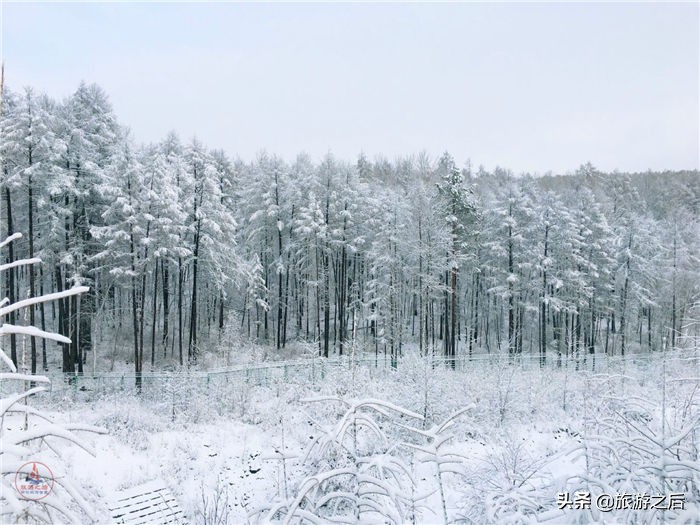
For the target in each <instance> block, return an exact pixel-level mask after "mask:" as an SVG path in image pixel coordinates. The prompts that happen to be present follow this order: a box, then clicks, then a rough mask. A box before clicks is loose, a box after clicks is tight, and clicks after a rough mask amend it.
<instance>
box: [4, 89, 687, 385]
mask: <svg viewBox="0 0 700 525" xmlns="http://www.w3.org/2000/svg"><path fill="white" fill-rule="evenodd" d="M2 100H3V102H2V114H1V116H0V133H1V137H2V141H1V142H0V155H1V157H0V162H1V166H2V171H1V173H0V224H1V225H2V226H1V230H2V231H1V232H0V234H2V235H3V236H10V235H12V234H13V233H15V232H22V233H23V234H24V237H23V239H22V240H20V241H16V242H15V243H12V244H11V245H9V246H8V247H7V248H5V249H4V250H5V253H3V254H1V255H0V256H1V257H2V259H3V260H5V261H6V262H8V263H9V262H12V261H14V260H17V259H21V258H30V259H31V258H35V257H39V258H41V260H42V261H43V264H42V265H39V266H37V267H35V266H34V265H30V266H26V267H20V268H9V269H8V270H7V271H6V272H5V274H6V279H4V280H3V282H2V283H0V287H1V290H0V297H7V298H8V299H9V300H10V302H15V301H16V300H18V299H21V298H23V297H26V296H37V295H42V294H47V293H52V292H61V291H64V290H66V289H69V288H71V287H74V286H78V285H86V286H89V287H90V291H89V292H88V293H86V294H83V295H82V296H80V297H78V296H71V297H65V298H62V299H60V300H58V301H55V302H53V303H51V304H50V305H44V304H43V303H41V304H38V305H36V306H33V307H30V308H27V309H26V310H27V313H26V319H25V318H20V317H19V316H18V315H17V314H16V313H12V314H10V318H9V319H8V322H10V323H13V324H27V325H32V326H38V327H40V328H41V329H42V330H49V331H58V332H60V333H62V334H65V335H68V336H69V337H71V339H72V343H70V344H67V343H59V344H58V348H56V347H55V346H53V345H54V343H47V342H46V341H45V340H38V339H35V338H29V339H30V340H29V341H28V342H27V344H28V346H29V348H30V355H31V370H32V372H36V371H37V369H38V368H42V369H44V370H46V369H47V366H48V364H49V362H50V361H52V358H51V355H52V353H53V352H60V354H61V363H62V370H63V371H64V372H72V373H76V372H77V373H82V372H83V365H84V363H85V359H86V356H87V355H88V352H90V351H92V349H93V347H94V345H96V344H108V342H109V341H111V342H112V343H113V344H115V345H116V344H118V342H121V341H127V342H128V343H129V345H130V346H131V350H130V352H131V353H132V355H133V362H134V368H135V372H136V374H137V376H139V375H140V373H141V372H142V371H143V365H144V361H145V362H147V363H148V362H150V366H151V367H157V366H160V365H161V364H162V363H172V362H175V363H177V364H180V365H184V364H193V363H195V362H196V361H197V359H198V357H199V356H200V355H201V353H202V352H205V351H207V348H209V347H210V346H212V345H215V341H216V340H218V337H219V336H220V335H221V333H222V332H223V331H224V330H238V331H240V332H241V333H242V334H244V335H245V336H246V337H249V338H251V339H255V340H258V341H260V342H263V343H265V344H269V345H272V346H274V347H275V348H276V349H282V348H284V347H286V346H287V345H288V344H289V343H290V342H291V341H297V340H303V341H310V342H315V343H316V344H317V345H318V352H319V354H320V355H323V356H329V355H331V354H341V355H342V354H345V353H348V352H350V351H351V350H355V349H357V350H358V351H360V350H362V351H365V352H374V353H376V354H380V353H381V354H385V355H387V356H388V357H389V358H390V359H391V362H392V364H394V365H395V364H396V362H397V360H398V358H399V356H400V355H401V354H402V352H403V350H404V346H405V345H406V344H408V343H410V344H415V345H416V346H417V347H418V350H419V352H420V353H421V354H426V353H439V354H441V355H444V356H445V357H446V358H448V359H454V358H456V357H457V356H468V357H471V356H473V355H476V354H483V353H495V352H503V353H507V354H510V355H513V356H515V355H520V354H533V355H537V356H538V358H539V360H540V363H541V364H542V365H544V364H545V363H546V362H547V361H549V360H552V359H554V360H557V361H558V362H559V363H561V360H562V358H568V357H571V356H574V357H578V358H581V359H585V358H586V356H588V355H591V354H593V355H595V354H596V353H604V354H607V355H625V354H628V353H630V352H649V351H654V350H658V349H661V347H662V346H663V345H664V344H668V345H669V346H670V347H671V348H673V347H677V346H681V345H682V344H684V340H685V339H686V338H687V337H688V336H695V337H697V331H698V319H697V318H698V314H699V313H700V308H699V304H700V235H699V233H700V230H699V229H698V225H699V217H700V177H699V176H698V175H699V174H698V172H697V171H676V172H670V171H669V172H647V173H635V174H630V173H617V172H616V173H602V172H600V171H598V170H597V169H596V168H595V167H594V166H592V165H591V164H590V163H586V164H583V165H582V166H581V167H580V168H579V169H578V170H577V171H576V172H575V173H574V174H571V175H557V176H555V175H546V176H542V177H533V176H531V175H528V174H524V175H521V176H514V175H513V174H512V173H511V172H510V171H508V170H505V169H501V168H496V169H494V170H493V171H491V172H489V171H486V170H485V169H484V168H483V167H479V168H478V169H476V170H474V169H472V167H471V166H470V165H469V163H467V164H466V165H464V166H462V167H460V166H458V164H457V163H456V161H455V160H454V158H453V157H452V156H451V155H450V154H449V153H445V154H443V155H442V156H441V157H439V158H438V159H432V158H430V157H429V156H428V155H427V154H425V153H421V154H418V155H411V156H406V157H402V158H397V159H395V160H393V161H389V160H388V159H386V158H382V157H377V158H375V159H368V158H367V157H366V156H364V155H362V154H360V155H359V156H358V158H357V159H356V160H355V161H353V162H346V161H343V160H339V159H336V158H334V157H333V156H332V155H330V154H328V155H326V156H324V157H323V158H322V159H321V160H320V161H318V162H314V161H313V160H312V159H311V158H310V157H309V156H308V155H305V154H300V155H299V156H298V157H297V158H296V159H295V160H294V161H293V162H291V163H290V162H285V161H284V160H282V159H281V158H280V157H278V156H275V155H273V154H268V153H265V152H263V153H260V154H259V155H258V156H257V158H256V159H255V160H254V161H252V162H244V161H242V160H240V159H231V158H229V157H228V156H227V155H226V153H224V152H223V151H222V150H217V149H209V148H207V147H206V146H205V145H204V144H202V143H201V142H199V141H198V140H196V139H193V140H191V141H189V142H183V141H181V140H180V139H179V137H178V136H177V135H175V134H174V133H170V134H168V135H167V136H166V137H165V138H164V139H163V140H162V141H160V142H158V143H154V144H137V143H135V141H134V140H133V139H132V138H131V136H130V134H129V131H128V129H127V128H125V127H123V126H121V125H120V124H119V122H118V121H117V118H116V116H115V114H114V112H113V110H112V108H111V105H110V103H109V100H108V97H107V95H106V94H105V93H104V91H103V90H102V89H101V88H99V87H98V86H96V85H87V84H81V85H80V87H79V88H78V89H77V90H76V91H75V93H73V94H72V95H71V96H70V97H68V98H67V99H65V100H63V101H56V100H53V99H51V98H49V97H48V96H46V95H44V94H41V93H37V92H36V91H34V90H33V89H31V88H26V89H24V90H22V91H18V92H14V91H9V90H7V89H5V92H4V93H3V98H2ZM3 344H4V348H5V349H8V348H9V351H10V352H9V353H10V355H11V359H12V360H13V361H14V362H15V363H17V362H18V348H19V346H20V344H21V342H20V341H18V338H17V337H16V336H14V335H13V336H11V337H10V338H9V347H8V345H7V344H6V343H3ZM47 345H48V346H47ZM353 345H355V346H354V347H353ZM351 347H353V348H351Z"/></svg>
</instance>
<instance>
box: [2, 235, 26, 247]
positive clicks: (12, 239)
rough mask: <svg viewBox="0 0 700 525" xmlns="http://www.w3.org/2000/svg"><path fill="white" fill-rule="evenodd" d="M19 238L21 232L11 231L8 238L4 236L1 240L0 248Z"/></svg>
mask: <svg viewBox="0 0 700 525" xmlns="http://www.w3.org/2000/svg"><path fill="white" fill-rule="evenodd" d="M21 238H22V234H21V233H19V232H17V233H13V234H12V235H10V236H9V237H8V238H6V239H5V240H4V241H1V242H0V248H4V247H5V246H7V245H8V244H10V243H11V242H12V241H14V240H17V239H21Z"/></svg>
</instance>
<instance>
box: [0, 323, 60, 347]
mask: <svg viewBox="0 0 700 525" xmlns="http://www.w3.org/2000/svg"><path fill="white" fill-rule="evenodd" d="M6 334H23V335H29V336H32V337H41V338H43V339H51V340H52V341H58V342H59V343H66V344H70V343H71V340H70V339H69V338H68V337H65V336H63V335H61V334H57V333H55V332H45V331H44V330H40V329H38V328H36V327H34V326H16V325H13V324H4V325H2V326H0V335H6Z"/></svg>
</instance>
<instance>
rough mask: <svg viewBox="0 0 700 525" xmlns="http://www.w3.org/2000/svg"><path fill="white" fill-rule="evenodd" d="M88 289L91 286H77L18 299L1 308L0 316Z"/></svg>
mask: <svg viewBox="0 0 700 525" xmlns="http://www.w3.org/2000/svg"><path fill="white" fill-rule="evenodd" d="M88 290H90V288H88V287H87V286H75V287H73V288H71V289H69V290H64V291H62V292H55V293H48V294H46V295H42V296H40V297H30V298H29V299H24V300H23V301H17V302H16V303H12V304H11V305H9V306H4V307H2V308H0V317H4V316H6V315H7V314H9V313H10V312H14V311H15V310H19V309H20V308H26V307H27V306H31V305H33V304H39V303H46V302H49V301H55V300H56V299H63V298H65V297H71V296H73V295H78V294H81V293H85V292H87V291H88Z"/></svg>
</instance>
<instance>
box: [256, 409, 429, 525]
mask: <svg viewBox="0 0 700 525" xmlns="http://www.w3.org/2000/svg"><path fill="white" fill-rule="evenodd" d="M305 401H307V402H323V403H328V402H331V403H340V404H342V405H343V407H344V412H343V414H342V416H341V417H340V419H339V420H338V421H336V422H335V423H332V424H330V425H322V424H317V426H318V428H319V430H321V433H320V434H319V436H318V437H317V438H316V439H315V440H314V441H313V443H312V445H311V446H310V448H309V450H308V451H307V454H306V458H305V462H306V463H307V464H308V465H309V466H310V467H311V468H312V469H314V473H313V474H311V475H309V476H308V477H306V478H305V479H304V480H303V481H302V482H301V484H300V485H299V488H298V490H297V493H296V495H295V496H294V497H292V498H289V499H287V500H285V501H282V502H280V503H278V504H276V505H273V506H272V507H271V508H270V509H268V510H267V512H266V518H265V519H266V521H274V520H278V519H282V521H283V523H303V522H311V523H325V522H327V521H329V520H332V521H337V520H341V521H342V522H344V523H367V522H376V521H378V522H382V523H395V524H400V523H404V522H405V521H406V518H407V515H408V514H409V511H410V509H411V508H412V505H411V503H412V502H411V501H410V498H408V497H407V494H408V493H409V492H410V491H409V486H411V485H413V484H414V481H413V479H412V475H411V471H410V468H409V467H408V466H407V465H406V464H405V462H404V461H403V460H402V458H401V457H400V455H399V454H397V453H396V446H395V441H394V440H393V439H390V438H388V436H387V434H386V432H385V431H384V428H385V426H387V425H389V424H391V423H392V420H393V419H395V418H396V417H401V416H403V417H404V418H407V419H412V420H421V419H422V417H421V416H420V415H419V414H416V413H414V412H411V411H409V410H406V409H403V408H401V407H399V406H396V405H394V404H392V403H389V402H385V401H381V400H377V399H364V400H360V401H355V402H349V401H346V400H343V399H340V398H333V397H317V398H310V399H307V400H305ZM258 516H261V513H259V514H258Z"/></svg>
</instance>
